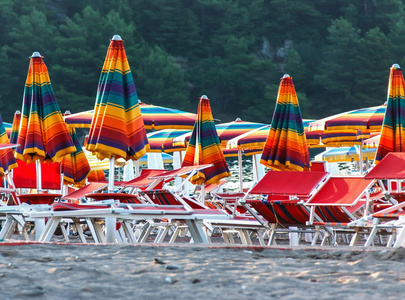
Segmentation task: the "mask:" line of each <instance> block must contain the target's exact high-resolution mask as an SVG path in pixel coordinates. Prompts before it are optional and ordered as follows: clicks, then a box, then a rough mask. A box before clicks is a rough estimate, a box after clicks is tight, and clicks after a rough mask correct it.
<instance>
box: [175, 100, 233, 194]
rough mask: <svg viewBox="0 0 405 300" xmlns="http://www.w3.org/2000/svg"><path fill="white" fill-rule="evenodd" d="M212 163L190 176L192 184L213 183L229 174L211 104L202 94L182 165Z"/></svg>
mask: <svg viewBox="0 0 405 300" xmlns="http://www.w3.org/2000/svg"><path fill="white" fill-rule="evenodd" d="M203 164H213V166H212V167H209V168H207V169H204V170H200V171H199V172H198V173H197V174H196V175H195V176H193V177H192V178H191V182H192V183H193V184H201V185H202V186H203V185H204V184H215V183H218V182H219V180H220V179H222V178H224V177H228V176H230V175H231V173H230V172H229V168H228V165H227V163H226V161H225V157H224V154H223V153H222V149H221V143H220V141H219V138H218V135H217V130H216V128H215V124H214V119H213V117H212V112H211V106H210V102H209V99H208V97H207V96H205V95H203V96H201V98H200V102H199V104H198V113H197V119H196V120H195V124H194V129H193V132H192V134H191V137H190V140H189V142H188V145H187V150H186V154H185V156H184V160H183V163H182V166H183V167H184V166H193V165H203Z"/></svg>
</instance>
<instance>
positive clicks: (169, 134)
mask: <svg viewBox="0 0 405 300" xmlns="http://www.w3.org/2000/svg"><path fill="white" fill-rule="evenodd" d="M194 122H195V120H194ZM187 133H191V130H187V129H163V130H156V131H152V132H149V133H148V134H147V135H148V141H149V146H150V150H149V151H148V152H162V151H163V152H167V153H171V152H175V151H185V150H186V148H187V146H183V145H182V146H179V145H177V146H176V145H174V144H173V139H174V138H176V137H178V136H181V135H183V134H187Z"/></svg>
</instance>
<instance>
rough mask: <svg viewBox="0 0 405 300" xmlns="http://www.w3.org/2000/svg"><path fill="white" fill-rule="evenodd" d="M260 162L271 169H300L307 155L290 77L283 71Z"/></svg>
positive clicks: (308, 160) (304, 166) (306, 163)
mask: <svg viewBox="0 0 405 300" xmlns="http://www.w3.org/2000/svg"><path fill="white" fill-rule="evenodd" d="M260 163H261V164H263V165H265V166H267V167H269V168H271V169H274V170H288V171H303V170H304V169H308V168H310V157H309V151H308V146H307V140H306V137H305V132H304V125H303V122H302V116H301V110H300V106H299V103H298V98H297V94H296V92H295V88H294V84H293V81H292V77H290V76H289V75H288V74H285V75H284V76H283V78H281V82H280V86H279V89H278V96H277V104H276V107H275V111H274V115H273V120H272V122H271V127H270V130H269V135H268V137H267V140H266V144H265V146H264V149H263V153H262V157H261V159H260Z"/></svg>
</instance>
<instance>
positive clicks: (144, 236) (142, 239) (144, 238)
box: [138, 223, 154, 243]
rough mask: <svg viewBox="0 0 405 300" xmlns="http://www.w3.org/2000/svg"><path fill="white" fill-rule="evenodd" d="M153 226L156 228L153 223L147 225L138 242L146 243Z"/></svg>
mask: <svg viewBox="0 0 405 300" xmlns="http://www.w3.org/2000/svg"><path fill="white" fill-rule="evenodd" d="M153 228H154V226H152V224H151V223H149V226H148V227H146V228H145V229H144V230H143V232H142V234H141V236H140V237H139V239H138V242H139V243H146V241H147V239H148V237H149V235H150V234H151V233H152V230H153Z"/></svg>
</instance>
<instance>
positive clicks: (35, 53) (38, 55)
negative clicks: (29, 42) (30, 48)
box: [31, 51, 41, 57]
mask: <svg viewBox="0 0 405 300" xmlns="http://www.w3.org/2000/svg"><path fill="white" fill-rule="evenodd" d="M31 57H41V54H40V53H39V52H37V51H35V52H33V53H32V55H31Z"/></svg>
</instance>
